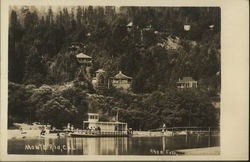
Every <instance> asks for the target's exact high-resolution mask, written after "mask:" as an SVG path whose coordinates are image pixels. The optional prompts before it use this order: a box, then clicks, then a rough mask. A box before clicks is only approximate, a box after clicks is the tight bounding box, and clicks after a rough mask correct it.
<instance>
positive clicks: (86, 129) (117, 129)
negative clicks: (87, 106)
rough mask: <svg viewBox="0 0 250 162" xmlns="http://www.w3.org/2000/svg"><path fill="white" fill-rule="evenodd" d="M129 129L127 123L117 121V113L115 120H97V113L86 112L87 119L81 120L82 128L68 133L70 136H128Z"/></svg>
mask: <svg viewBox="0 0 250 162" xmlns="http://www.w3.org/2000/svg"><path fill="white" fill-rule="evenodd" d="M131 135H132V134H131V131H130V130H129V129H128V127H127V123H124V122H119V121H118V114H117V118H116V121H115V122H101V121H99V114H96V113H88V120H87V121H83V130H78V131H75V132H73V133H70V136H71V137H129V136H131Z"/></svg>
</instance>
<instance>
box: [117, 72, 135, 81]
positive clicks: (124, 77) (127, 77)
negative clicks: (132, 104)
mask: <svg viewBox="0 0 250 162" xmlns="http://www.w3.org/2000/svg"><path fill="white" fill-rule="evenodd" d="M113 78H114V79H132V78H131V77H129V76H126V75H124V74H123V73H122V72H121V71H119V73H118V74H116V75H115V76H114V77H113Z"/></svg>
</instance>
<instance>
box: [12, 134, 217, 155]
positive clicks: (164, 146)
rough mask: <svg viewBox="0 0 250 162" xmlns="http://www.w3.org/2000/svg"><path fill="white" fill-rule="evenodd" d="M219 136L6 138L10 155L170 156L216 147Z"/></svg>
mask: <svg viewBox="0 0 250 162" xmlns="http://www.w3.org/2000/svg"><path fill="white" fill-rule="evenodd" d="M219 144H220V138H219V136H211V137H209V136H185V135H182V136H181V135H180V136H170V137H166V136H165V137H116V138H111V137H107V138H72V137H63V138H39V139H9V140H8V153H9V154H40V155H41V154H47V155H161V154H162V155H169V151H170V153H171V151H172V150H178V149H187V148H199V147H212V146H219Z"/></svg>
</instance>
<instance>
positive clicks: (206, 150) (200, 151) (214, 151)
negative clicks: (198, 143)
mask: <svg viewBox="0 0 250 162" xmlns="http://www.w3.org/2000/svg"><path fill="white" fill-rule="evenodd" d="M176 151H177V152H180V153H183V154H184V155H220V146H215V147H203V148H192V149H182V150H176Z"/></svg>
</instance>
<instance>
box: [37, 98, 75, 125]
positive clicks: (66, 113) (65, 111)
mask: <svg viewBox="0 0 250 162" xmlns="http://www.w3.org/2000/svg"><path fill="white" fill-rule="evenodd" d="M39 113H41V116H42V118H43V119H44V121H45V122H46V123H49V124H51V125H52V126H55V127H56V128H62V127H63V126H66V125H67V123H69V122H71V121H74V116H75V115H76V114H77V113H78V111H77V109H76V107H75V106H74V105H72V104H71V103H70V101H69V100H67V99H65V98H64V97H61V96H57V97H54V98H52V99H51V100H48V101H47V102H46V103H45V104H44V105H43V106H42V109H41V110H40V111H39Z"/></svg>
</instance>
